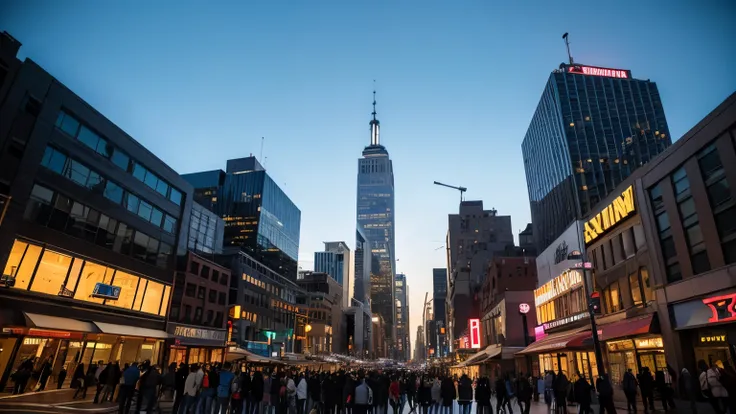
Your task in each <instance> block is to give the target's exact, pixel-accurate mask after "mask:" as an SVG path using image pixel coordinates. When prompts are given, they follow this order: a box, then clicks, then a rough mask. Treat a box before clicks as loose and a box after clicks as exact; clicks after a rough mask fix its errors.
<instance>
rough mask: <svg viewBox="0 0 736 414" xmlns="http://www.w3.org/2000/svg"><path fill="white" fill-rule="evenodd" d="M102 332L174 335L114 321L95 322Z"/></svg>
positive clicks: (165, 336) (162, 337) (163, 336)
mask: <svg viewBox="0 0 736 414" xmlns="http://www.w3.org/2000/svg"><path fill="white" fill-rule="evenodd" d="M94 324H95V325H97V327H98V328H100V331H102V333H106V334H111V335H122V336H139V337H144V338H155V339H169V338H173V336H172V335H171V334H169V333H167V332H164V331H159V330H157V329H148V328H139V327H137V326H128V325H116V324H114V323H105V322H95V323H94Z"/></svg>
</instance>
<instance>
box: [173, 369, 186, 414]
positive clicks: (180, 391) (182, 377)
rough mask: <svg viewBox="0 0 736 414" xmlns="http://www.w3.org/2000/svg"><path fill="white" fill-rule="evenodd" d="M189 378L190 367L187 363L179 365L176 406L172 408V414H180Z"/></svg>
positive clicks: (175, 396)
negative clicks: (185, 386)
mask: <svg viewBox="0 0 736 414" xmlns="http://www.w3.org/2000/svg"><path fill="white" fill-rule="evenodd" d="M188 376H189V366H188V365H187V364H185V363H183V362H182V363H181V364H179V369H178V370H177V371H176V378H175V380H174V389H175V393H174V406H173V407H172V408H171V412H172V413H178V412H179V407H180V406H181V402H182V400H183V399H184V385H185V384H186V382H187V377H188Z"/></svg>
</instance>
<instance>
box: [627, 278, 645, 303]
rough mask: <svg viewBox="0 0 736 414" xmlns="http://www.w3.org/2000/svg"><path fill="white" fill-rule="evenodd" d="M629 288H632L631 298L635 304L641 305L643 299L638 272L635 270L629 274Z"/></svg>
mask: <svg viewBox="0 0 736 414" xmlns="http://www.w3.org/2000/svg"><path fill="white" fill-rule="evenodd" d="M629 289H630V290H631V300H632V301H633V302H634V306H638V305H641V304H642V303H643V299H642V290H641V283H640V281H639V273H638V272H634V273H631V274H630V275H629Z"/></svg>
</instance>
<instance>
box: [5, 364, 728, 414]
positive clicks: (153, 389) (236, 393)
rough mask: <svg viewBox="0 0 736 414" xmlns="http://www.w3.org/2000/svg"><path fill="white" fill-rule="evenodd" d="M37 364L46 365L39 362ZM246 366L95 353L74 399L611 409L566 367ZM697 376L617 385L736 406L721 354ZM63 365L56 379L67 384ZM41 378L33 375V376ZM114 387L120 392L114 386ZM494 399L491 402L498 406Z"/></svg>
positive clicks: (142, 403)
mask: <svg viewBox="0 0 736 414" xmlns="http://www.w3.org/2000/svg"><path fill="white" fill-rule="evenodd" d="M36 365H40V367H41V368H40V369H35V370H34V366H36ZM245 367H246V365H245V364H232V363H229V362H226V363H224V364H222V363H213V364H204V365H199V364H193V365H188V364H179V365H177V364H176V363H172V364H171V365H170V366H169V367H167V368H165V369H161V367H159V366H157V365H155V364H151V363H150V362H149V361H144V362H143V363H140V364H125V365H124V366H123V367H121V366H120V364H119V363H118V362H108V363H105V362H104V361H98V362H97V363H92V364H89V366H88V367H85V365H84V364H82V363H80V364H78V365H76V367H75V369H74V373H73V375H72V378H71V388H73V389H75V392H74V397H73V398H75V399H76V398H81V399H86V398H87V394H88V392H90V389H91V392H94V403H102V402H113V401H114V402H116V403H117V404H118V406H119V412H120V413H121V414H123V413H125V414H128V413H130V412H131V409H134V410H135V411H134V412H136V413H140V412H141V411H142V410H145V412H147V413H153V412H155V410H156V409H157V408H158V406H159V403H160V402H161V401H169V402H171V403H173V407H172V411H171V412H172V413H175V414H216V413H221V414H389V412H388V408H389V407H390V408H391V409H392V412H393V413H405V408H406V407H408V408H409V411H408V412H409V413H411V414H413V413H421V414H455V408H454V407H456V406H457V407H459V413H458V414H470V412H471V410H472V406H473V404H475V405H476V411H477V413H478V414H493V413H494V412H498V413H500V412H503V413H505V414H513V413H514V409H516V408H518V413H519V414H528V413H529V410H530V405H531V401H532V399H533V398H534V399H538V398H539V397H540V396H543V401H544V403H546V405H547V408H548V411H550V412H555V413H567V412H568V411H567V407H568V405H569V404H568V403H571V404H573V405H574V406H576V407H577V410H576V411H577V412H578V413H583V414H586V413H592V412H593V410H592V409H591V404H592V402H593V398H592V397H593V395H596V396H597V400H598V401H597V402H598V405H599V407H600V412H601V414H602V413H603V412H608V413H615V412H616V408H615V406H614V387H613V386H612V385H611V382H610V380H609V379H608V377H607V376H605V375H604V376H600V377H598V378H597V379H596V381H595V383H594V384H592V383H589V382H588V380H587V379H586V378H585V376H584V375H582V374H581V373H577V375H576V378H574V379H568V377H567V375H566V374H565V373H563V372H562V371H559V372H557V373H555V372H552V371H548V372H545V373H544V374H543V376H542V377H541V378H534V377H532V376H531V374H529V375H523V374H521V375H518V376H517V375H514V374H513V373H509V374H500V373H498V372H496V373H494V374H495V375H494V376H493V379H491V378H489V377H487V376H481V377H479V378H473V379H471V378H470V377H468V376H467V375H461V376H460V377H459V378H457V377H453V376H449V375H444V374H441V373H437V372H419V371H406V370H404V371H392V370H378V369H374V370H341V371H337V372H326V371H323V370H321V369H318V370H299V369H296V368H287V367H277V368H275V369H269V368H262V367H261V368H257V369H251V368H250V367H249V368H247V369H246V368H245ZM698 368H699V371H700V372H699V374H698V375H691V374H690V372H689V371H688V370H687V369H686V368H683V369H682V370H681V372H680V373H679V375H678V373H676V372H675V371H674V370H673V369H672V368H671V367H669V366H668V367H667V368H666V369H662V370H658V371H657V372H655V373H654V375H653V374H652V372H650V370H649V368H648V367H642V369H641V370H640V372H639V373H638V375H635V374H634V373H633V372H632V370H631V369H629V370H628V372H626V373H624V375H623V378H622V384H621V389H622V390H623V394H624V395H625V398H626V401H627V405H628V407H627V410H628V411H629V412H634V413H636V412H637V403H638V397H639V396H640V398H641V402H642V403H643V407H644V412H645V413H648V412H649V411H654V409H655V395H656V396H657V397H658V399H659V400H660V401H661V405H662V409H663V410H664V411H665V412H666V411H668V410H670V409H675V395H676V394H678V395H679V398H680V399H681V400H684V401H683V402H684V403H689V405H690V407H689V408H690V410H691V411H692V412H694V413H697V404H696V402H697V401H699V400H700V401H702V400H703V399H705V400H707V401H708V402H709V403H710V405H711V406H712V408H713V411H714V412H715V413H716V414H727V413H730V414H736V371H735V370H734V369H733V368H732V367H730V366H728V365H726V366H725V367H724V365H723V364H722V363H720V361H716V362H715V363H713V364H711V365H710V366H709V365H708V364H706V363H705V361H699V363H698ZM66 375H67V372H66V369H65V367H64V368H63V369H61V371H60V372H59V373H58V377H57V378H56V383H57V384H56V385H57V388H61V387H62V384H63V383H64V380H65V378H66ZM11 379H12V380H13V381H14V383H15V385H14V387H13V393H15V394H19V393H23V392H24V391H25V390H27V389H29V388H30V389H34V390H43V389H44V388H45V387H46V386H47V383H50V382H52V378H51V364H50V361H44V362H43V363H41V361H36V360H35V359H31V358H29V359H28V360H26V361H23V362H22V363H21V364H20V366H19V367H18V369H17V370H16V371H15V372H14V373H13V374H12V377H11ZM31 379H36V382H35V385H34V383H32V382H31V383H29V381H30V380H31ZM116 391H117V393H116ZM494 405H495V409H494Z"/></svg>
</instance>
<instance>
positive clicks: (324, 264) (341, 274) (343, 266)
mask: <svg viewBox="0 0 736 414" xmlns="http://www.w3.org/2000/svg"><path fill="white" fill-rule="evenodd" d="M350 270H351V263H350V248H349V247H348V245H347V244H345V242H342V241H339V242H325V251H323V252H315V253H314V271H315V272H323V273H327V274H328V275H330V277H331V278H333V279H335V280H336V281H337V283H339V284H340V286H341V287H342V306H343V308H345V309H347V308H349V307H350V299H351V296H350V293H351V292H352V289H351V287H352V282H351V280H350Z"/></svg>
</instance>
